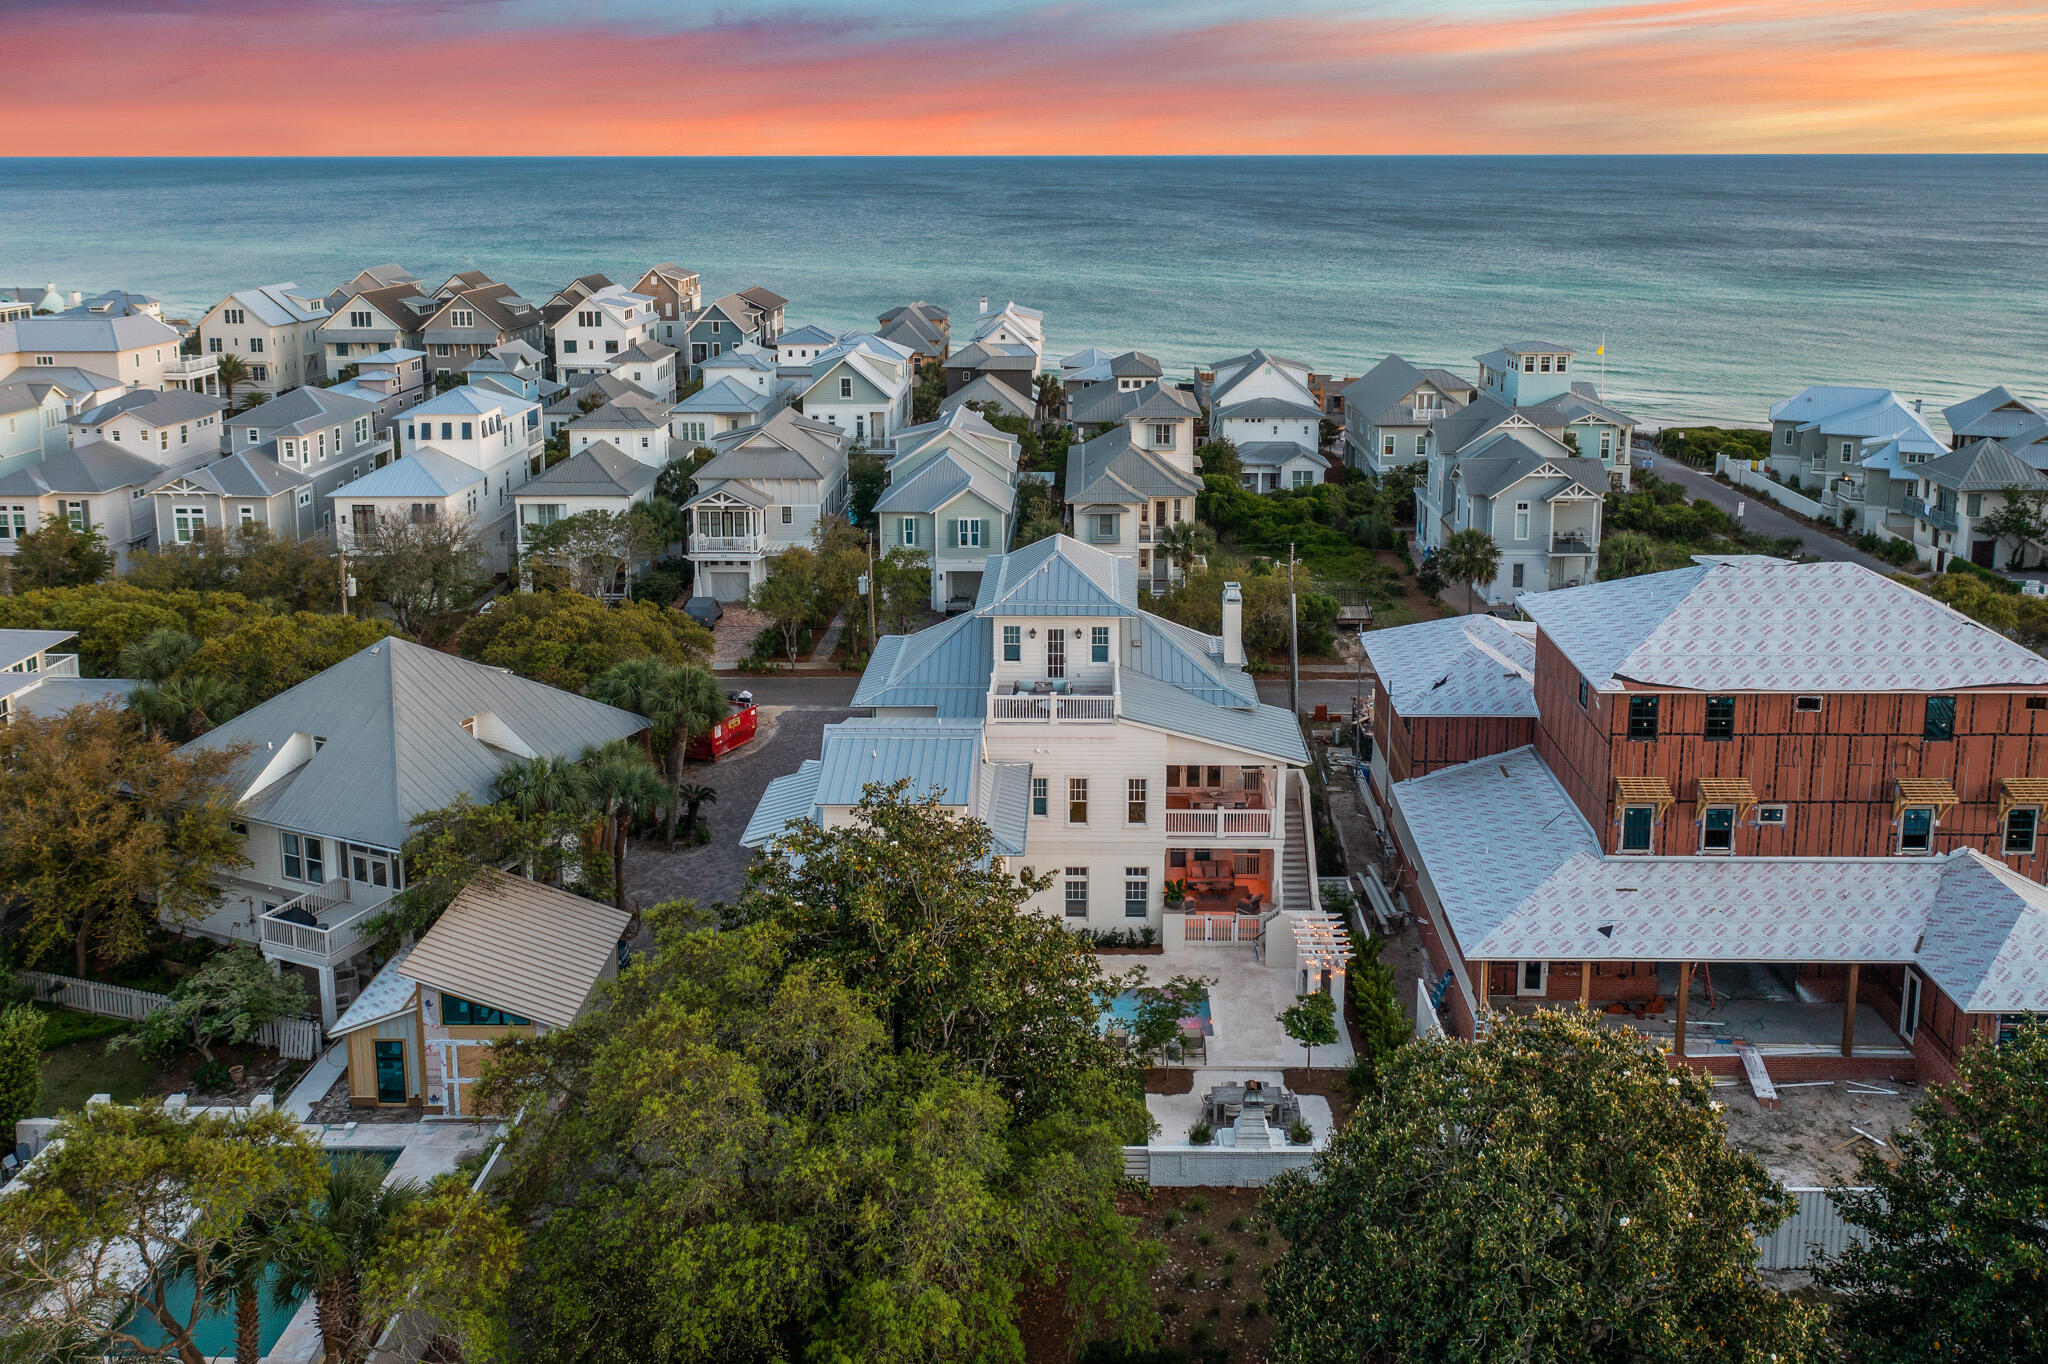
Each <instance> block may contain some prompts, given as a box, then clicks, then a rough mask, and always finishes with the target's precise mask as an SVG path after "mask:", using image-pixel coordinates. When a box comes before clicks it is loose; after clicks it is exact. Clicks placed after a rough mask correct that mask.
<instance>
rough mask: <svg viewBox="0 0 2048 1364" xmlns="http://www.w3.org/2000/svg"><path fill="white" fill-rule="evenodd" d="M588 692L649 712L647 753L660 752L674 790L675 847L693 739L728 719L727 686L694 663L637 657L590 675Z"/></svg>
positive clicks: (671, 831)
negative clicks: (681, 800) (676, 663)
mask: <svg viewBox="0 0 2048 1364" xmlns="http://www.w3.org/2000/svg"><path fill="white" fill-rule="evenodd" d="M590 696H591V699H592V700H595V701H602V702H604V703H605V704H606V705H608V706H617V707H618V708H619V709H620V710H630V711H633V712H635V713H636V714H639V715H644V716H646V717H647V720H648V727H647V729H646V731H645V732H644V733H645V738H646V740H647V755H648V757H649V758H651V759H655V758H657V757H658V761H660V763H661V765H662V767H663V768H664V769H665V771H666V774H667V777H668V783H669V786H670V788H671V790H672V791H673V792H674V793H675V798H672V799H671V800H670V801H669V803H668V841H669V844H670V845H671V846H673V845H674V843H675V841H676V807H677V805H678V804H679V803H680V795H681V792H682V789H683V773H684V770H685V763H686V760H687V758H688V756H689V748H690V741H691V740H692V739H694V738H696V737H697V736H698V735H699V734H702V733H704V732H705V731H706V730H708V729H710V728H711V727H712V726H713V725H715V724H717V723H718V722H719V721H720V720H723V719H724V718H725V714H726V711H727V710H728V709H730V708H731V703H730V702H728V701H727V700H726V696H725V688H724V687H723V686H721V685H720V684H719V681H718V678H717V677H715V676H714V675H712V673H711V672H710V671H709V670H708V669H706V668H703V667H700V666H699V665H697V664H695V663H685V664H682V665H681V666H680V667H672V666H670V665H669V664H666V663H663V662H662V661H661V660H660V659H657V658H635V659H628V660H627V661H626V662H624V663H616V664H613V665H612V666H611V667H609V668H607V669H605V670H604V671H603V672H601V673H599V674H598V675H597V676H596V677H593V678H591V679H590Z"/></svg>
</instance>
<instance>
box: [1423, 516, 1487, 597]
mask: <svg viewBox="0 0 2048 1364" xmlns="http://www.w3.org/2000/svg"><path fill="white" fill-rule="evenodd" d="M1436 567H1437V572H1439V573H1441V574H1443V575H1444V577H1445V579H1447V580H1448V581H1450V582H1454V583H1463V584H1465V593H1466V596H1467V598H1468V600H1469V602H1470V605H1471V608H1472V610H1474V611H1477V610H1478V609H1479V593H1478V586H1479V584H1480V583H1490V582H1492V581H1493V579H1494V577H1495V575H1496V574H1498V573H1499V572H1500V546H1499V545H1497V544H1495V543H1494V542H1493V537H1492V536H1491V535H1488V534H1487V533H1486V532H1485V531H1483V530H1481V529H1479V528H1478V527H1477V526H1467V527H1466V528H1465V529H1464V530H1460V531H1453V532H1451V535H1450V537H1449V538H1448V539H1446V540H1445V541H1444V547H1443V549H1442V550H1440V551H1438V553H1437V556H1436Z"/></svg>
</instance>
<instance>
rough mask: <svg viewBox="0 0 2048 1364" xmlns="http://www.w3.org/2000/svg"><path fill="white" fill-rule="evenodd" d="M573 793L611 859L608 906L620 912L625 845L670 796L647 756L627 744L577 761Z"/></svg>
mask: <svg viewBox="0 0 2048 1364" xmlns="http://www.w3.org/2000/svg"><path fill="white" fill-rule="evenodd" d="M579 768H580V770H579V772H578V775H577V790H578V793H579V795H580V796H581V797H582V801H583V805H584V807H585V808H586V809H588V810H589V811H591V812H592V813H593V814H595V815H596V816H597V820H598V825H599V827H600V829H601V830H602V831H603V832H602V837H603V841H604V846H605V847H606V849H607V850H609V851H610V853H611V858H612V897H613V899H612V903H613V904H615V905H617V906H618V907H619V908H620V909H625V908H626V839H627V836H628V835H629V834H630V833H631V832H632V830H633V825H634V823H635V822H636V821H637V820H640V819H644V818H646V817H647V816H649V815H650V814H652V813H653V812H655V811H657V810H660V809H662V808H663V806H664V805H665V804H666V803H667V802H668V801H669V800H671V799H673V795H672V793H671V792H670V790H669V786H668V783H667V782H665V781H663V780H662V779H661V774H660V773H659V772H657V771H656V770H655V768H654V764H653V763H651V762H649V761H648V760H647V755H646V754H645V753H643V752H641V751H640V750H639V749H638V748H636V747H634V746H633V745H632V744H630V743H625V742H619V743H611V744H606V745H605V746H604V747H603V748H599V749H592V750H590V751H588V752H586V753H585V754H584V755H583V759H582V761H581V763H580V764H579Z"/></svg>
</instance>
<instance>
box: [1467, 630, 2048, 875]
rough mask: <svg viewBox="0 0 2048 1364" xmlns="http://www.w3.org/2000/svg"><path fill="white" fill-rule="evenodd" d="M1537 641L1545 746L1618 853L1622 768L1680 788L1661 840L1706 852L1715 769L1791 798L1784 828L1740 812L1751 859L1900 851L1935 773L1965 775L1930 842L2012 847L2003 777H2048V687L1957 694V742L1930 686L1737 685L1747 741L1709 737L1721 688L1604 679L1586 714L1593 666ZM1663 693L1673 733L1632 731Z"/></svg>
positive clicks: (1737, 734)
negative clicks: (1916, 802)
mask: <svg viewBox="0 0 2048 1364" xmlns="http://www.w3.org/2000/svg"><path fill="white" fill-rule="evenodd" d="M1536 649H1537V668H1536V699H1537V706H1538V708H1539V710H1540V711H1541V714H1542V721H1541V732H1540V733H1539V734H1538V736H1537V741H1536V742H1537V752H1538V754H1539V755H1541V756H1542V758H1543V759H1544V761H1545V762H1546V763H1548V764H1549V766H1550V770H1551V771H1552V772H1553V773H1554V774H1555V775H1556V777H1557V779H1558V781H1559V783H1560V784H1562V785H1563V787H1564V789H1565V791H1566V792H1567V793H1568V794H1569V795H1570V796H1571V798H1572V800H1573V803H1574V804H1576V805H1577V806H1578V807H1579V809H1580V810H1581V811H1582V812H1584V814H1585V816H1586V821H1587V823H1589V824H1591V825H1592V826H1593V829H1594V831H1595V833H1596V834H1597V835H1598V836H1599V838H1600V840H1601V844H1602V847H1603V848H1604V849H1605V850H1606V851H1607V852H1609V853H1615V852H1619V851H1620V818H1621V814H1620V811H1619V809H1618V808H1616V803H1615V779H1616V778H1617V777H1661V778H1663V779H1664V781H1665V782H1666V783H1667V784H1668V785H1669V787H1670V789H1671V794H1672V796H1673V797H1674V798H1675V799H1676V804H1674V805H1672V806H1671V808H1670V809H1668V810H1667V811H1665V812H1664V814H1663V816H1662V817H1661V818H1659V819H1658V821H1657V823H1656V827H1655V833H1654V838H1655V842H1654V845H1653V847H1652V849H1651V851H1653V852H1655V853H1657V854H1659V855H1663V856H1673V857H1682V856H1687V855H1690V854H1693V853H1697V852H1698V851H1699V850H1700V828H1699V824H1698V821H1699V819H1700V812H1699V808H1698V795H1699V791H1698V783H1699V782H1700V780H1701V779H1703V778H1704V779H1706V780H1710V781H1714V780H1721V781H1736V780H1741V781H1747V782H1748V783H1749V787H1750V790H1751V792H1752V793H1754V795H1755V797H1756V802H1757V804H1759V805H1783V806H1785V822H1784V823H1783V825H1781V826H1776V827H1770V826H1763V827H1759V826H1758V825H1757V823H1756V821H1755V817H1754V814H1753V812H1744V814H1743V817H1742V818H1740V819H1738V820H1737V821H1736V825H1735V845H1734V849H1733V851H1734V853H1735V854H1736V855H1737V856H1749V857H1889V856H1893V855H1895V854H1897V853H1898V852H1899V851H1900V849H1899V829H1898V824H1897V822H1896V820H1895V818H1894V802H1895V799H1896V796H1897V783H1898V781H1899V779H1901V778H1906V779H1913V778H1933V779H1937V780H1941V781H1946V782H1948V783H1950V784H1951V785H1953V787H1954V788H1955V793H1956V795H1957V796H1958V797H1959V798H1960V803H1958V804H1957V805H1955V806H1954V807H1952V808H1950V809H1949V810H1947V811H1946V812H1944V813H1942V814H1941V816H1940V818H1939V820H1938V821H1937V823H1936V824H1935V826H1934V831H1933V836H1932V841H1931V846H1930V847H1929V849H1928V851H1929V852H1930V853H1934V854H1940V853H1948V852H1953V851H1955V850H1956V849H1958V848H1963V847H1973V848H1976V849H1977V850H1978V851H1980V852H1982V853H1984V854H1986V855H1987V856H1990V857H2002V854H2003V848H2004V825H2003V822H2002V820H2001V819H2000V815H1999V802H2000V798H2001V796H2002V795H2003V791H2002V789H2001V786H2000V778H2004V777H2042V776H2048V689H2039V690H2033V691H2026V690H2016V691H2005V690H2000V691H1975V692H1971V691H1963V692H1957V693H1953V695H1954V698H1955V724H1954V736H1955V737H1954V738H1952V739H1945V740H1944V739H1928V738H1925V737H1924V732H1925V722H1926V711H1927V695H1926V694H1925V693H1919V692H1831V693H1825V694H1821V693H1815V694H1816V695H1819V696H1820V709H1819V710H1817V711H1812V710H1800V709H1799V708H1798V698H1797V697H1796V696H1794V695H1791V694H1787V693H1783V692H1742V693H1734V694H1732V695H1733V700H1734V716H1733V733H1732V736H1731V737H1729V738H1727V739H1708V738H1707V737H1705V729H1706V720H1707V696H1706V694H1705V693H1703V692H1692V691H1662V690H1652V689H1648V688H1639V687H1635V686H1630V687H1629V689H1628V690H1627V691H1623V692H1606V693H1602V692H1599V691H1596V690H1594V689H1593V688H1591V687H1590V686H1589V687H1588V688H1587V707H1586V709H1584V710H1581V709H1580V708H1579V705H1578V700H1577V695H1578V674H1577V672H1576V671H1574V670H1573V668H1572V666H1571V665H1570V663H1568V662H1567V661H1566V660H1565V659H1564V657H1563V655H1562V654H1560V653H1559V652H1558V651H1557V650H1556V649H1555V648H1554V647H1553V646H1552V645H1551V644H1550V642H1549V640H1548V639H1547V638H1545V637H1544V636H1543V635H1542V633H1541V632H1539V633H1538V635H1537V644H1536ZM1652 695H1654V696H1655V697H1656V698H1657V737H1656V738H1655V739H1652V740H1632V739H1630V738H1629V737H1628V730H1629V709H1630V706H1629V702H1630V698H1632V697H1638V696H1652ZM2030 701H2032V702H2034V703H2035V704H2033V705H2030V704H2029V702H2030ZM1467 723H1478V722H1467ZM2035 847H2036V851H2035V852H2034V853H2033V854H2032V855H2031V856H2012V857H2003V860H2004V862H2005V863H2006V865H2007V866H2009V867H2011V868H2013V869H2014V870H2015V871H2017V872H2019V873H2020V874H2021V875H2023V876H2026V877H2028V878H2029V879H2031V880H2035V881H2039V880H2042V879H2043V878H2044V872H2048V861H2044V853H2048V837H2044V838H2042V839H2037V840H2036V843H2035Z"/></svg>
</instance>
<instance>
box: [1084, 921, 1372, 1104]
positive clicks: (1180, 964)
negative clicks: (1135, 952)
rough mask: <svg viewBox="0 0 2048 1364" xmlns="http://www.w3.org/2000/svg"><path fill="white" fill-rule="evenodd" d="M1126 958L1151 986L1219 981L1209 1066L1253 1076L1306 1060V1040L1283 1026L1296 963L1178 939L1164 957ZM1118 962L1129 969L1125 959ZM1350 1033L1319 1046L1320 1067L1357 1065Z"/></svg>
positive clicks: (1213, 994)
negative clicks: (1178, 979)
mask: <svg viewBox="0 0 2048 1364" xmlns="http://www.w3.org/2000/svg"><path fill="white" fill-rule="evenodd" d="M1124 960H1125V961H1130V962H1133V963H1135V964H1137V965H1139V966H1141V967H1143V968H1144V971H1145V979H1146V981H1147V982H1148V983H1150V984H1155V985H1156V984H1163V983H1164V982H1166V981H1168V980H1171V979H1172V978H1173V977H1175V976H1206V977H1208V978H1209V979H1210V980H1211V981H1213V982H1214V983H1213V984H1212V985H1210V986H1209V1016H1210V1022H1211V1023H1212V1024H1213V1025H1214V1026H1215V1029H1216V1031H1215V1035H1214V1036H1212V1037H1210V1038H1209V1039H1208V1054H1207V1056H1206V1057H1205V1058H1204V1059H1205V1063H1206V1065H1207V1066H1208V1068H1209V1069H1211V1070H1229V1071H1233V1072H1242V1073H1244V1074H1248V1075H1249V1074H1256V1073H1259V1072H1265V1071H1273V1072H1277V1071H1279V1070H1280V1069H1281V1068H1282V1067H1285V1066H1299V1065H1301V1064H1303V1062H1304V1060H1305V1057H1306V1054H1305V1053H1304V1052H1303V1050H1302V1047H1301V1044H1300V1043H1299V1042H1296V1041H1295V1040H1294V1039H1292V1038H1290V1037H1289V1036H1288V1035H1287V1034H1286V1033H1285V1032H1283V1031H1282V1030H1281V1027H1280V1012H1281V1011H1282V1010H1283V1009H1289V1008H1292V1007H1293V1006H1294V1000H1295V994H1294V990H1295V985H1296V984H1297V981H1298V978H1297V976H1296V974H1295V970H1294V968H1293V967H1292V966H1290V965H1276V964H1270V963H1266V962H1261V961H1259V960H1258V959H1257V958H1256V957H1255V956H1253V954H1252V949H1251V948H1250V947H1248V946H1237V945H1235V944H1215V943H1209V944H1204V943H1185V942H1176V941H1173V940H1172V939H1169V940H1168V941H1167V944H1166V950H1165V952H1163V953H1162V954H1161V955H1159V956H1156V957H1130V958H1125V959H1124ZM1117 966H1118V969H1127V968H1124V967H1123V965H1122V962H1118V963H1117ZM1344 1031H1345V1030H1344V1029H1343V1028H1342V1027H1339V1028H1338V1030H1337V1032H1338V1040H1337V1042H1336V1044H1335V1045H1334V1046H1328V1047H1317V1048H1316V1049H1315V1064H1316V1069H1318V1070H1321V1069H1323V1068H1325V1067H1341V1066H1348V1065H1350V1064H1351V1059H1352V1051H1351V1040H1350V1039H1349V1038H1348V1037H1345V1036H1344V1035H1343V1034H1344ZM1219 1078H1221V1077H1219ZM1212 1083H1214V1081H1212Z"/></svg>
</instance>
